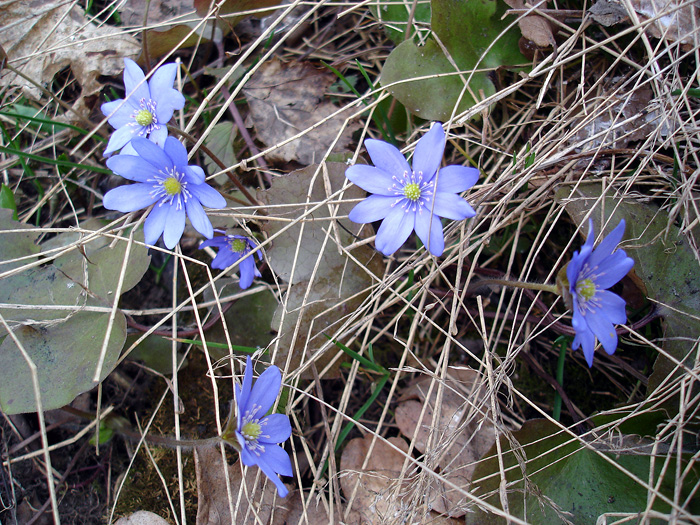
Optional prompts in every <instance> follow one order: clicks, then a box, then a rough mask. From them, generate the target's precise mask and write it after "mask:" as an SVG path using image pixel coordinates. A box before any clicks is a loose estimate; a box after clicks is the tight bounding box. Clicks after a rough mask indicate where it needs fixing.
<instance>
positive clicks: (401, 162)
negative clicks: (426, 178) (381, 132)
mask: <svg viewBox="0 0 700 525" xmlns="http://www.w3.org/2000/svg"><path fill="white" fill-rule="evenodd" d="M365 148H367V153H369V156H370V158H371V159H372V162H374V165H375V166H376V167H377V168H379V169H380V170H383V171H385V172H386V173H388V174H389V175H396V176H401V175H403V174H404V173H406V172H407V173H411V167H410V166H409V165H408V162H406V159H405V158H404V156H403V155H401V152H400V151H399V150H398V149H396V147H395V146H392V145H391V144H389V143H388V142H384V141H383V140H375V139H367V140H365Z"/></svg>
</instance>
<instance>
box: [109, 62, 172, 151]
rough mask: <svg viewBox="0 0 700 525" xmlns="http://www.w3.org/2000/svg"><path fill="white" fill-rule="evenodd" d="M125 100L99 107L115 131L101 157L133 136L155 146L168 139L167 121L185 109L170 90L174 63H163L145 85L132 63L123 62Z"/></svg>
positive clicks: (138, 70) (117, 148) (124, 143)
mask: <svg viewBox="0 0 700 525" xmlns="http://www.w3.org/2000/svg"><path fill="white" fill-rule="evenodd" d="M124 65H125V67H124V89H125V91H126V100H124V99H123V98H119V99H117V100H113V101H112V102H107V103H105V104H102V107H101V108H100V109H101V110H102V113H104V115H105V116H106V117H107V118H108V121H109V123H110V124H111V125H112V127H114V128H115V129H116V131H115V132H114V133H113V134H112V136H111V137H110V139H109V142H108V143H107V149H106V150H105V152H104V154H105V156H108V155H110V154H111V153H113V152H115V151H117V150H119V149H121V148H123V147H124V146H125V145H126V144H128V143H129V141H130V140H131V139H132V138H133V137H148V138H149V139H150V140H151V141H153V142H155V143H156V144H158V145H159V146H161V147H162V146H163V144H165V138H166V137H167V136H168V128H167V124H168V121H169V120H170V119H171V118H172V117H173V113H174V112H175V110H177V109H182V108H183V107H185V97H183V96H182V93H180V92H179V91H178V90H177V89H173V83H174V82H175V75H176V74H177V64H164V65H162V66H160V67H159V68H158V69H156V70H155V71H154V72H153V75H151V78H150V80H149V81H148V82H146V81H145V78H146V77H145V75H144V74H143V71H142V70H141V68H140V67H139V66H138V65H136V62H134V61H133V60H130V59H128V58H125V59H124Z"/></svg>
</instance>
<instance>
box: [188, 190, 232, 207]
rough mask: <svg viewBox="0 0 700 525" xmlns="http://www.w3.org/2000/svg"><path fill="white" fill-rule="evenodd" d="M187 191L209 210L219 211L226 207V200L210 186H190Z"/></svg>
mask: <svg viewBox="0 0 700 525" xmlns="http://www.w3.org/2000/svg"><path fill="white" fill-rule="evenodd" d="M187 189H188V190H190V192H191V193H192V195H194V196H195V197H196V198H197V199H198V200H199V202H201V203H202V204H203V205H204V206H206V207H207V208H213V209H216V210H219V209H221V208H225V207H226V199H224V198H223V196H222V195H221V193H219V192H218V191H216V190H215V189H214V188H212V187H211V186H209V185H208V184H194V185H188V186H187Z"/></svg>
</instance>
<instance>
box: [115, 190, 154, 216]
mask: <svg viewBox="0 0 700 525" xmlns="http://www.w3.org/2000/svg"><path fill="white" fill-rule="evenodd" d="M150 189H151V185H150V184H143V183H138V184H130V185H127V186H119V187H118V188H114V189H113V190H109V191H108V192H107V193H106V194H105V196H104V198H103V199H102V205H103V206H104V207H105V208H107V209H108V210H116V211H120V212H122V213H130V212H132V211H136V210H141V209H143V208H147V207H148V206H150V205H151V204H153V203H154V202H155V198H154V197H153V196H151V194H150V193H149V191H150Z"/></svg>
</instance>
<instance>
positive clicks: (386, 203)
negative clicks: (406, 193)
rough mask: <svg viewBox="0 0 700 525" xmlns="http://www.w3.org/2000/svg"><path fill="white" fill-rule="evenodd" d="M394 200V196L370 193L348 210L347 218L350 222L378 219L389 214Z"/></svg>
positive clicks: (365, 222) (360, 222) (365, 221)
mask: <svg viewBox="0 0 700 525" xmlns="http://www.w3.org/2000/svg"><path fill="white" fill-rule="evenodd" d="M396 201H397V198H396V197H385V196H384V195H370V196H369V197H367V198H366V199H365V200H363V201H362V202H359V203H358V204H357V206H355V207H354V208H353V209H352V210H351V211H350V213H349V214H348V218H349V219H350V220H351V221H352V222H357V223H359V224H367V223H369V222H374V221H378V220H380V219H383V218H384V217H386V216H387V215H389V212H390V211H391V210H392V209H393V208H392V207H391V205H392V204H393V203H395V202H396Z"/></svg>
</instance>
